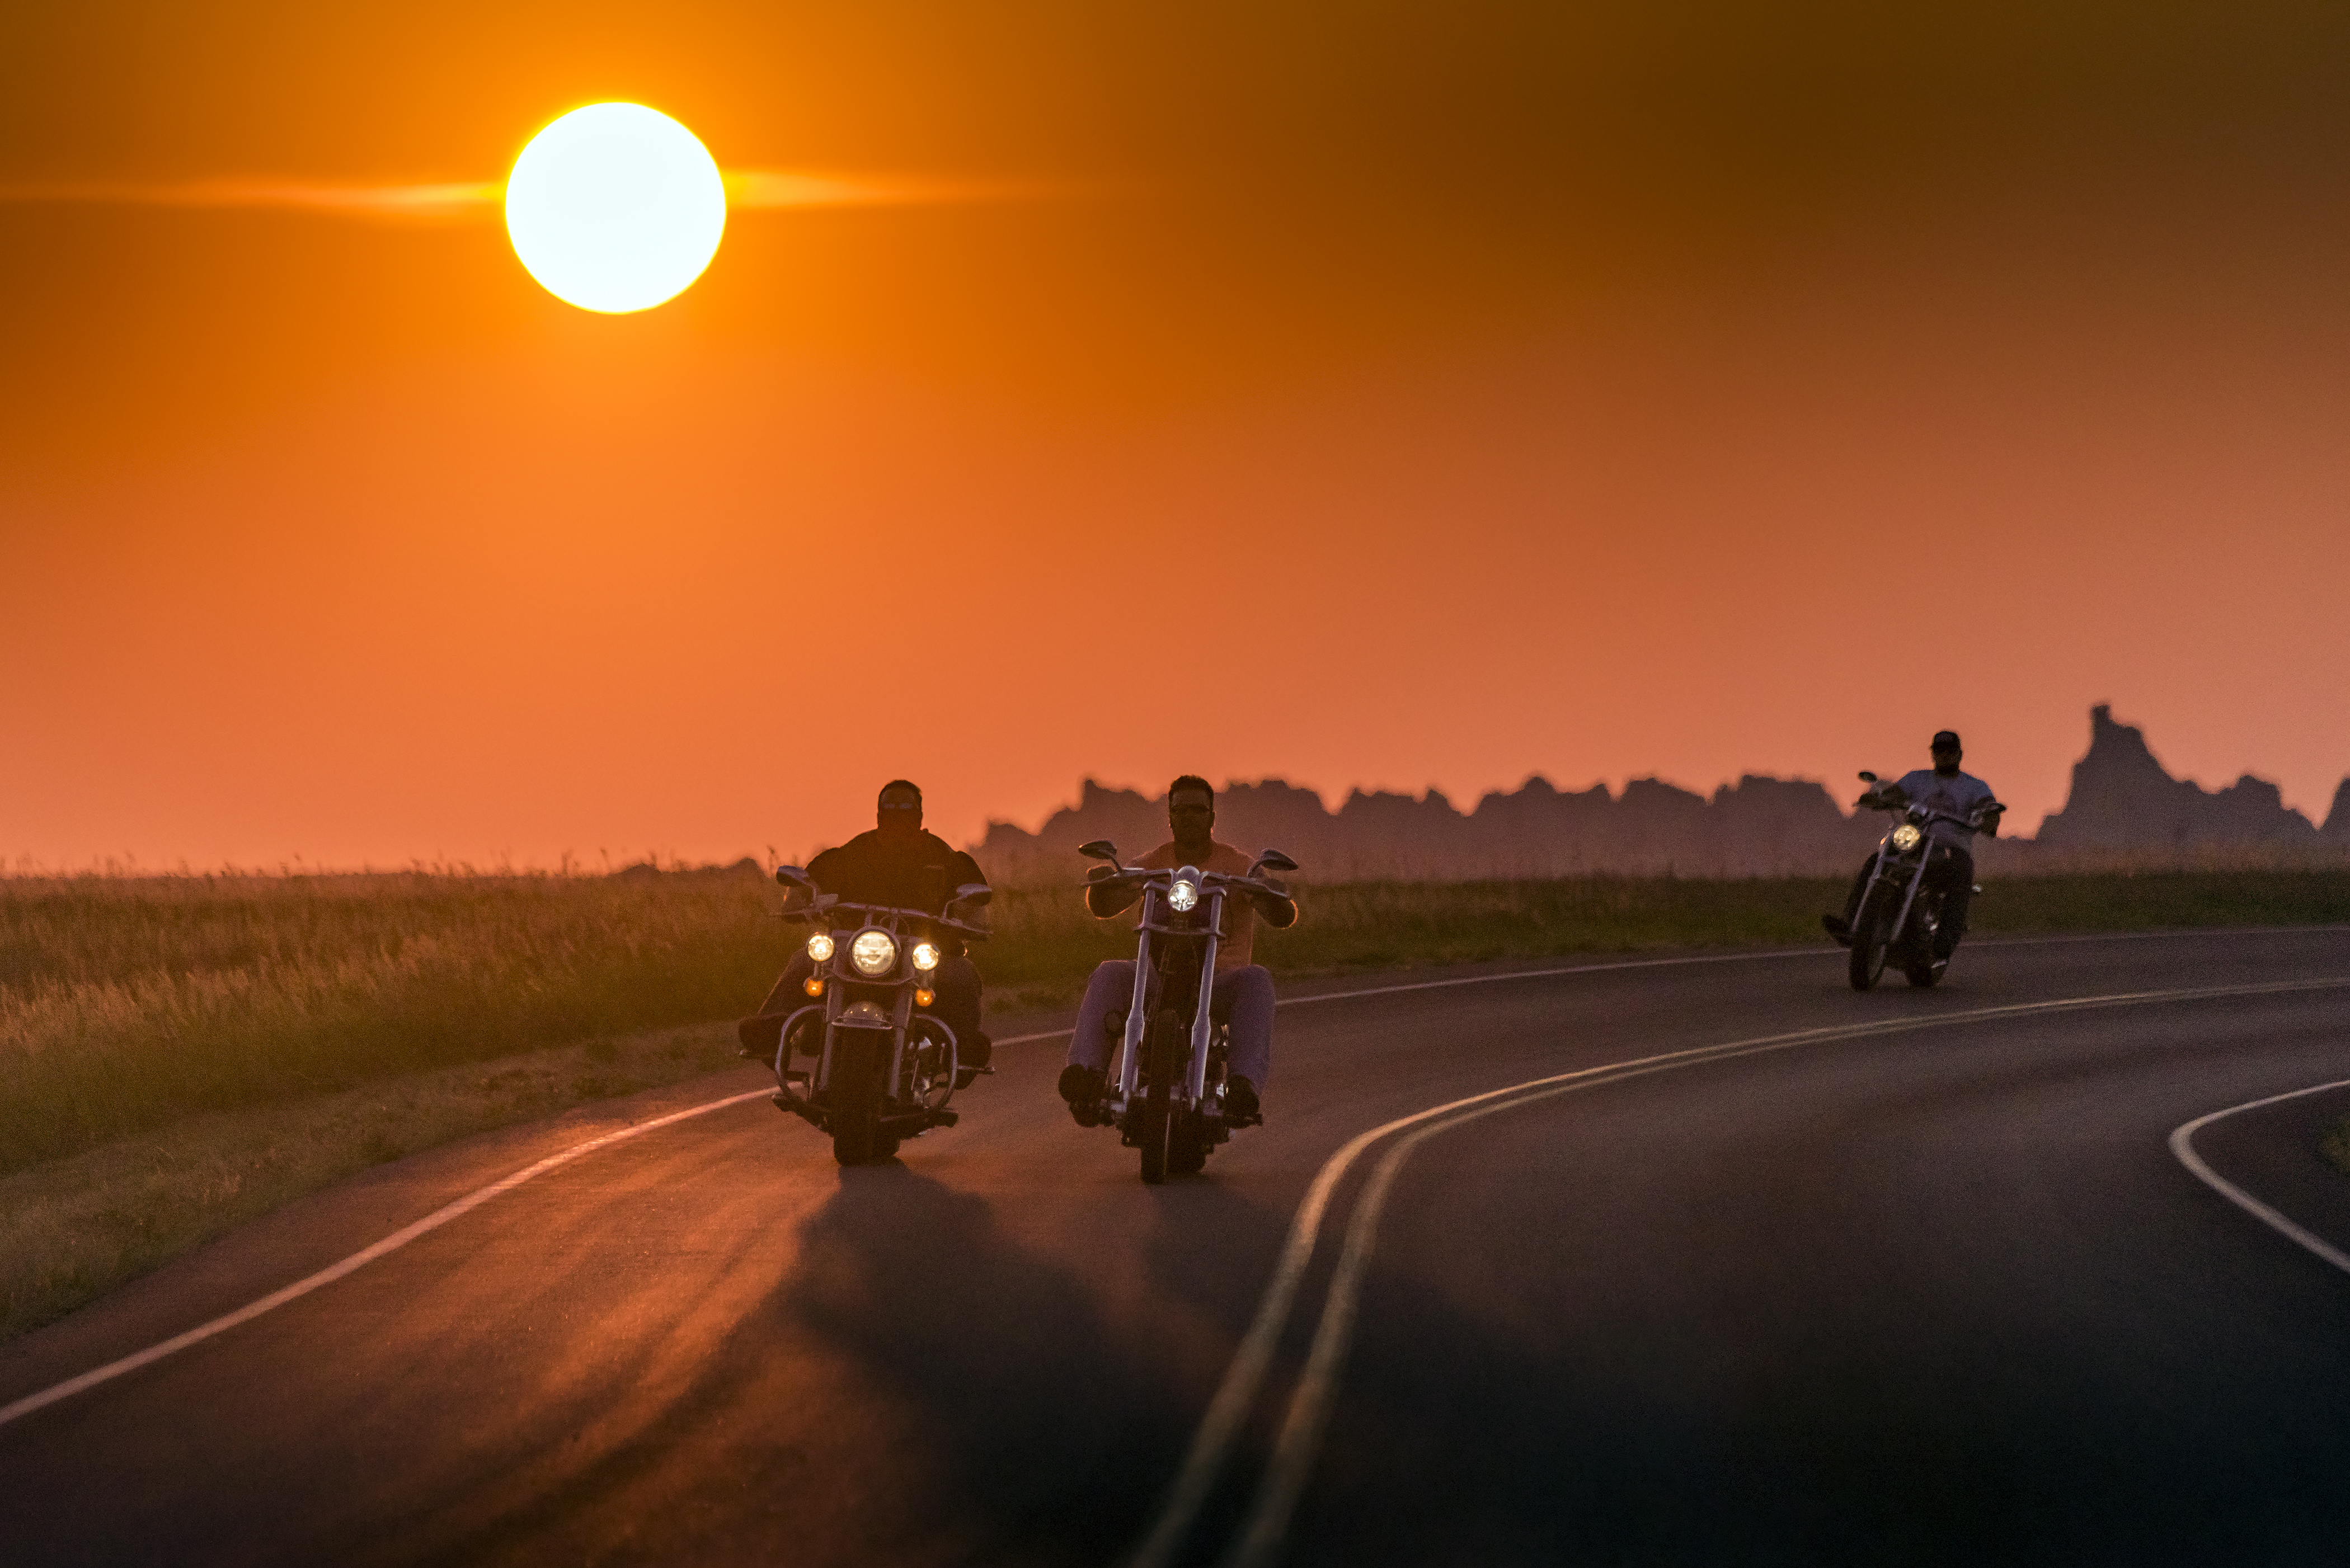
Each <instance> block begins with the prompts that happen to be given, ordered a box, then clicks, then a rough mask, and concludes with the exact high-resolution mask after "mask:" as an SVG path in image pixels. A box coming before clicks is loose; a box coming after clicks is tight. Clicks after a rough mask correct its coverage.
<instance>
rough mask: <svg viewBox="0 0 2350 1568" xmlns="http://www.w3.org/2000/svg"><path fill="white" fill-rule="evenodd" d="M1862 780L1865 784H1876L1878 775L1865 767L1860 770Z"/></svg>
mask: <svg viewBox="0 0 2350 1568" xmlns="http://www.w3.org/2000/svg"><path fill="white" fill-rule="evenodd" d="M1860 782H1861V783H1863V784H1875V783H1876V782H1877V775H1876V774H1873V773H1870V772H1869V771H1868V770H1867V769H1866V768H1863V769H1861V770H1860Z"/></svg>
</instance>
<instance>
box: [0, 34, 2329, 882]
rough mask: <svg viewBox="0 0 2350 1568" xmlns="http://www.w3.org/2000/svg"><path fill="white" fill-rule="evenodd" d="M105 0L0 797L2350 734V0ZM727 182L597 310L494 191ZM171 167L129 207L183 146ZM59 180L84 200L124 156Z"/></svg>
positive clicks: (813, 828)
mask: <svg viewBox="0 0 2350 1568" xmlns="http://www.w3.org/2000/svg"><path fill="white" fill-rule="evenodd" d="M1908 9H1911V8H1907V7H1885V6H1881V5H1878V6H1859V5H1850V6H1820V5H1814V6H1804V5H1793V6H1732V5H1679V6H1673V5H1660V6H1652V5H1641V6H1629V5H1627V6H1620V7H1597V6H1580V7H1578V6H1574V5H1531V4H1528V5H1492V4H1485V5H1480V4H1475V3H1460V4H1445V5H1437V4H1419V5H1406V4H1359V3H1358V4H1319V3H1316V4H1303V3H1301V4H1295V5H1259V4H1249V5H1241V4H1230V5H1186V6H1180V7H1178V6H1168V7H1157V8H1150V7H1136V6H1129V7H1111V6H1103V5H1081V4H1075V3H1066V4H1058V3H1039V4H1027V5H1002V6H976V5H959V4H943V3H941V4H927V5H925V4H905V3H889V0H883V3H879V4H874V5H837V4H836V5H790V4H781V5H778V4H762V5H748V4H741V5H735V4H718V3H705V4H669V5H660V6H649V5H607V4H595V3H588V4H581V3H578V0H567V3H565V4H562V5H553V4H549V5H503V4H497V3H495V0H469V3H467V4H465V5H453V4H445V3H440V0H421V3H418V0H404V3H403V4H400V5H379V4H352V5H337V6H320V5H294V4H224V5H210V6H204V7H189V6H182V5H160V4H130V3H113V4H108V3H102V0H101V3H96V4H87V5H73V6H47V7H33V6H18V7H16V8H14V9H13V10H12V11H11V12H10V14H9V15H8V16H7V18H6V19H5V22H0V367H5V378H0V584H5V596H6V597H5V616H0V856H5V857H6V858H7V859H8V861H9V862H10V863H11V864H20V863H21V862H22V857H31V858H32V859H33V860H35V861H37V862H39V863H42V864H45V865H48V866H58V865H65V866H83V865H88V864H89V863H91V862H92V861H93V860H94V859H97V858H99V857H109V856H110V857H125V856H132V857H137V859H138V861H139V863H140V865H142V866H149V867H164V866H169V865H172V864H174V863H176V862H179V861H181V860H182V859H184V860H186V861H188V862H190V863H192V864H194V865H196V866H199V867H201V866H205V865H217V864H219V863H221V862H223V861H224V860H225V861H233V862H235V863H239V864H265V865H272V866H274V865H276V864H278V863H280V862H282V861H286V860H290V858H291V857H294V856H296V855H299V856H302V857H305V862H306V863H307V864H314V865H315V864H325V865H329V866H343V865H349V866H356V865H359V864H360V863H362V862H371V863H373V864H375V865H379V866H382V865H399V864H405V863H407V862H409V861H411V860H412V859H417V858H422V859H426V860H432V859H451V860H457V859H463V860H471V861H473V862H476V863H488V862H494V861H496V860H498V859H499V858H500V857H510V858H511V859H512V860H514V861H515V862H517V863H529V864H539V865H552V864H554V863H555V862H556V859H557V857H560V856H562V855H563V854H565V853H566V852H569V853H571V854H573V855H575V856H577V857H581V858H583V859H585V860H587V861H588V862H589V863H590V864H593V863H594V862H595V861H596V859H597V857H598V855H599V853H608V854H609V856H610V857H612V858H613V860H614V861H616V862H617V861H619V860H620V859H622V858H624V857H629V858H634V857H640V856H641V855H642V854H644V853H645V852H646V851H647V850H655V851H658V852H660V853H661V854H662V855H663V856H664V857H667V856H681V857H686V858H689V859H702V858H718V857H727V858H731V857H733V856H735V855H738V854H742V853H745V852H750V853H761V852H764V849H765V848H766V847H767V846H775V847H776V848H777V849H779V850H781V851H782V852H783V853H785V855H786V856H791V855H795V854H797V853H801V852H803V851H805V850H806V848H807V847H809V846H813V845H816V844H817V843H822V842H831V841H836V840H837V839H838V838H840V837H842V836H846V835H847V834H848V833H851V832H854V831H856V830H858V828H859V827H862V826H869V825H870V821H871V816H870V806H871V799H872V795H873V792H874V790H875V787H876V786H877V785H878V784H879V783H880V782H881V781H882V780H884V779H886V778H888V777H889V776H891V775H892V774H907V775H909V776H911V777H913V778H915V779H917V780H919V781H920V782H921V783H922V784H923V785H924V787H925V789H926V790H927V792H928V794H929V803H930V818H931V826H933V827H935V828H937V829H938V830H940V831H941V832H942V833H945V834H946V835H947V836H950V837H951V838H955V839H958V840H963V839H968V838H970V837H972V836H976V835H977V834H978V833H979V831H980V830H981V828H982V826H983V822H984V821H985V820H986V819H987V818H988V817H991V816H1000V817H1008V818H1011V819H1014V820H1016V821H1020V822H1022V823H1024V824H1025V825H1028V826H1034V824H1035V822H1036V820H1037V819H1039V818H1040V817H1042V816H1043V815H1045V813H1047V812H1048V811H1050V810H1051V809H1052V808H1053V807H1054V806H1055V805H1058V804H1061V803H1062V802H1064V801H1066V800H1068V799H1070V798H1073V796H1074V794H1075V792H1076V785H1077V784H1078V781H1079V780H1080V779H1081V778H1083V777H1085V776H1087V775H1092V776H1095V777H1097V778H1100V779H1102V780H1104V781H1105V782H1107V783H1112V784H1136V785H1140V786H1143V787H1146V788H1149V789H1153V790H1155V789H1156V788H1158V787H1159V785H1161V784H1164V782H1165V780H1166V779H1167V778H1168V777H1169V776H1170V775H1171V774H1175V773H1177V772H1180V771H1198V772H1201V773H1205V774H1210V775H1211V776H1214V777H1217V778H1220V779H1221V778H1225V777H1238V778H1254V777H1259V776H1268V775H1269V776H1280V777H1285V778H1288V779H1291V780H1294V781H1296V782H1299V783H1303V784H1310V785H1312V786H1315V787H1316V788H1318V789H1320V790H1321V791H1322V792H1323V793H1324V794H1325V796H1326V798H1328V799H1330V800H1332V801H1333V802H1335V801H1336V799H1337V798H1339V797H1340V796H1342V795H1343V794H1345V792H1346V791H1347V789H1349V788H1350V787H1354V786H1357V785H1360V786H1364V787H1372V788H1388V789H1399V790H1407V791H1411V792H1414V793H1417V792H1419V791H1420V790H1424V789H1426V788H1429V787H1431V786H1434V787H1438V788H1441V789H1442V790H1444V791H1445V792H1446V793H1447V794H1450V795H1451V796H1452V798H1453V799H1454V800H1455V801H1456V802H1458V803H1460V804H1461V805H1464V806H1465V805H1469V804H1471V803H1472V802H1473V801H1474V799H1475V798H1476V796H1477V795H1478V794H1481V793H1482V792H1483V791H1485V790H1488V789H1492V788H1508V787H1513V786H1514V785H1516V784H1518V783H1519V782H1520V781H1521V780H1522V779H1523V778H1524V777H1525V776H1526V775H1527V774H1531V773H1536V772H1539V773H1542V774H1546V775H1548V776H1549V777H1550V778H1551V779H1553V780H1554V781H1555V782H1556V783H1558V784H1561V785H1563V786H1569V787H1581V786H1583V785H1586V784H1590V783H1591V782H1593V781H1595V780H1605V781H1607V782H1608V783H1610V784H1618V785H1620V784H1622V782H1623V781H1624V780H1626V779H1627V778H1629V777H1635V776H1641V775H1647V774H1658V775H1660V776H1662V777H1664V778H1667V779H1669V780H1671V781H1674V782H1676V783H1679V784H1684V785H1687V786H1690V787H1692V788H1699V789H1711V787H1712V786H1713V785H1715V784H1718V783H1720V782H1721V781H1723V780H1725V779H1728V778H1732V777H1735V776H1737V775H1738V774H1742V773H1744V772H1750V771H1752V772H1763V773H1775V774H1798V775H1804V776H1809V777H1815V778H1825V779H1831V780H1836V781H1839V783H1838V784H1837V786H1836V787H1837V788H1838V790H1839V793H1842V792H1843V791H1844V788H1845V785H1844V783H1843V782H1842V781H1848V780H1849V779H1850V777H1851V774H1852V773H1853V771H1854V770H1855V769H1857V768H1860V767H1864V766H1866V767H1874V768H1877V769H1878V770H1900V769H1906V768H1908V767H1909V766H1912V765H1918V764H1919V763H1922V761H1923V746H1924V741H1925V738H1926V736H1927V734H1928V733H1929V732H1931V731H1932V730H1934V729H1936V728H1939V727H1942V726H1946V725H1947V726H1952V727H1956V728H1958V729H1960V730H1961V731H1963V732H1965V734H1966V736H1967V739H1968V750H1969V767H1970V770H1971V771H1974V772H1977V773H1980V774H1982V775H1984V776H1986V777H1987V778H1989V779H1990V780H1991V783H1992V784H1994V785H1995V786H1996V787H1998V789H1999V790H2000V792H2001V794H2002V795H2003V796H2004V797H2005V798H2006V799H2007V800H2009V801H2010V802H2011V803H2012V805H2014V806H2015V807H2017V808H2018V809H2017V812H2016V818H2017V819H2020V820H2017V821H2016V823H2015V826H2019V827H2021V828H2023V829H2024V830H2026V831H2028V830H2030V828H2031V827H2032V826H2033V825H2034V824H2036V823H2037V821H2038V820H2039V817H2040V815H2041V814H2042V813H2043V812H2045V811H2048V810H2051V809H2054V807H2055V806H2057V805H2060V804H2061V802H2062V796H2063V793H2064V784H2065V781H2066V775H2067V770H2068V769H2069V767H2070V764H2071V763H2072V762H2073V761H2074V758H2076V757H2077V756H2078V755H2079V754H2080V752H2081V750H2082V748H2083V745H2084V743H2085V740H2086V734H2087V719H2086V711H2087V709H2088V707H2089V705H2090V704H2091V703H2092V702H2095V701H2111V702H2113V703H2114V704H2115V707H2116V716H2117V717H2119V718H2121V719H2123V720H2125V721H2126V722H2134V723H2137V724H2141V725H2143V726H2145V727H2146V729H2147V735H2148V738H2149V739H2150V741H2151V742H2152V743H2153V744H2154V746H2155V748H2156V750H2157V752H2158V754H2159V755H2161V756H2162V758H2163V759H2164V760H2165V762H2166V763H2168V765H2169V766H2170V767H2171V769H2172V771H2174V772H2177V773H2183V774H2190V775H2192V776H2195V777H2197V778H2199V779H2200V780H2201V781H2203V782H2205V783H2207V784H2221V783H2225V782H2228V781H2230V780H2232V779H2233V778H2234V777H2235V776H2236V774H2239V773H2241V772H2244V771H2251V772H2253V773H2257V774H2262V775H2263V776H2266V777H2270V778H2273V779H2275V780H2277V781H2278V782H2279V783H2281V784H2282V785H2283V787H2284V791H2285V797H2286V800H2287V802H2288V803H2289V804H2292V805H2299V806H2301V807H2302V808H2303V809H2304V810H2306V811H2309V812H2310V813H2311V814H2312V815H2321V814H2322V813H2323V812H2324V809H2325V806H2326V805H2327V802H2328V801H2329V799H2330V798H2331V796H2332V794H2333V790H2334V784H2335V782H2336V781H2337V780H2338V779H2339V778H2341V777H2342V776H2343V774H2345V772H2350V705H2345V701H2344V697H2345V670H2350V616H2345V615H2344V614H2343V613H2342V611H2341V609H2340V607H2339V601H2340V600H2341V598H2342V597H2343V592H2344V590H2343V587H2342V585H2343V584H2344V583H2345V580H2350V528H2345V502H2350V443H2345V429H2350V424H2345V420H2346V419H2350V221H2346V220H2350V206H2345V197H2346V196H2350V79H2345V78H2350V16H2345V14H2343V13H2342V12H2340V11H2339V10H2338V9H2337V8H2326V7H2319V6H2315V5H2311V6H2306V7H2301V6H2284V5H2221V4H2211V5H2100V6H2078V5H2075V6H2065V5H2054V6H2052V5H1967V6H1943V7H1934V8H1931V9H1932V11H1933V12H1934V15H1932V16H1930V17H1929V18H1928V19H1925V20H1908V21H1904V20H1894V19H1889V18H1888V16H1887V12H1889V11H1904V10H1908ZM599 99H631V100H634V101H638V102H642V103H645V104H649V105H651V106H653V107H655V108H658V109H661V110H663V111H664V112H666V113H669V114H671V115H673V116H675V117H676V118H678V119H681V121H683V122H684V123H685V124H686V125H688V126H689V127H691V129H692V130H694V131H695V132H696V133H697V134H698V135H699V136H700V137H701V138H702V140H703V141H704V142H705V144H706V145H707V146H708V147H709V148H710V150H711V151H712V154H713V155H714V156H715V157H716V158H717V160H718V161H719V162H720V163H721V164H722V165H723V166H724V167H725V168H727V169H729V170H738V169H739V170H754V169H755V170H766V171H785V172H805V173H811V174H818V175H826V176H828V177H836V178H839V179H843V180H848V181H852V182H855V181H866V182H872V184H873V187H874V188H875V189H881V190H897V191H900V192H932V193H933V194H936V193H939V192H944V193H945V194H946V195H947V196H950V197H951V198H952V199H935V200H913V201H905V202H879V203H875V204H868V205H852V206H841V207H815V208H804V209H781V210H773V211H738V212H736V213H733V215H732V217H731V218H730V220H729V223H728V227H727V231H726V236H725V240H724V243H723V245H722V246H721V248H720V250H719V252H718V254H717V257H716V260H715V261H714V262H713V263H712V265H711V267H710V270H709V271H708V273H707V274H706V275H704V276H703V277H702V280H701V281H700V282H699V283H698V284H697V285H695V286H693V287H692V288H691V289H689V290H688V291H687V292H686V293H685V294H683V295H682V296H680V297H679V298H677V299H676V300H674V301H673V302H671V304H669V305H667V306H661V307H660V308H658V309H655V310H652V311H650V312H647V313H644V314H641V315H637V316H629V317H598V316H594V315H590V314H587V313H584V312H581V311H578V310H576V309H573V308H572V307H570V306H566V305H564V304H562V303H560V302H559V301H557V300H556V299H555V298H554V297H552V296H549V295H548V294H546V292H544V291H543V290H541V289H540V288H539V287H537V286H536V285H535V284H534V283H533V282H532V281H531V279H530V278H529V276H528V275H526V274H525V273H524V272H523V270H522V268H521V267H520V265H518V264H517V263H516V261H515V256H514V254H513V252H512V250H511V248H510V247H509V246H508V244H507V242H506V238H505V234H504V230H503V229H502V227H501V226H500V224H499V223H498V221H497V217H496V213H495V209H494V207H488V206H484V207H482V208H480V209H478V210H474V211H470V212H460V213H452V214H442V215H432V214H425V215H409V216H397V215H395V216H380V215H367V214H366V213H359V214H356V215H355V214H354V213H351V212H349V211H345V210H325V209H320V210H310V209H307V208H303V207H301V206H298V205H296V206H284V205H278V206H265V205H255V204H252V203H242V204H240V203H239V202H222V201H212V202H186V201H180V200H173V201H169V202H161V201H155V200H148V199H144V197H145V196H151V195H152V194H154V193H155V192H172V191H184V190H185V189H186V188H187V187H188V186H189V185H190V184H191V183H192V182H215V185H214V187H213V188H216V189H217V188H224V187H221V186H219V185H218V184H217V182H230V183H231V184H234V182H245V183H246V184H247V185H250V184H252V183H254V182H276V183H278V184H290V185H296V186H302V187H305V188H336V189H341V188H373V187H380V186H399V185H410V184H418V183H437V182H456V183H463V182H495V181H497V180H499V179H501V178H503V175H504V170H505V168H506V167H507V165H508V164H509V163H510V162H511V161H512V160H513V158H514V156H515V152H516V151H518V149H519V148H520V146H521V145H522V143H523V142H524V141H525V140H526V139H527V138H528V137H529V135H530V134H531V133H532V132H533V131H534V130H536V128H537V127H539V126H540V125H543V124H544V123H546V121H547V120H549V119H552V118H554V117H555V116H556V115H557V114H559V113H561V112H563V111H565V110H566V109H570V108H573V107H575V106H577V105H579V104H584V103H588V102H593V101H597V100H599ZM142 193H143V194H142ZM67 198H71V199H67Z"/></svg>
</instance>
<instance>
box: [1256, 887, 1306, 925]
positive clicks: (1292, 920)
mask: <svg viewBox="0 0 2350 1568" xmlns="http://www.w3.org/2000/svg"><path fill="white" fill-rule="evenodd" d="M1249 901H1250V902H1251V903H1253V904H1254V905H1255V906H1256V912H1257V914H1258V916H1259V917H1260V918H1261V919H1263V921H1264V923H1265V924H1266V925H1268V926H1271V927H1272V928H1273V929H1274V930H1279V929H1282V928H1283V927H1284V926H1294V925H1295V924H1296V923H1297V900H1296V899H1295V898H1290V897H1289V896H1288V895H1287V894H1285V893H1283V894H1265V893H1252V894H1250V895H1249Z"/></svg>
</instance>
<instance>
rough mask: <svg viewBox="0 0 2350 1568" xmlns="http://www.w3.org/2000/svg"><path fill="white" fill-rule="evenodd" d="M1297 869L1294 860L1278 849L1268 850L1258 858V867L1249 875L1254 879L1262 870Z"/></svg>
mask: <svg viewBox="0 0 2350 1568" xmlns="http://www.w3.org/2000/svg"><path fill="white" fill-rule="evenodd" d="M1296 869H1297V862H1296V861H1295V860H1292V859H1291V858H1290V857H1288V856H1286V855H1284V854H1283V853H1282V852H1281V851H1280V850H1278V849H1268V850H1266V851H1265V852H1264V853H1263V854H1262V855H1260V856H1258V857H1256V867H1255V869H1253V870H1252V871H1250V873H1249V875H1250V876H1252V877H1253V876H1255V875H1256V873H1257V871H1260V870H1262V871H1295V870H1296Z"/></svg>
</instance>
